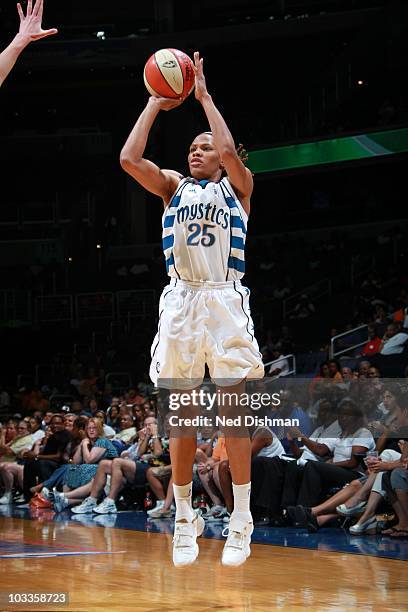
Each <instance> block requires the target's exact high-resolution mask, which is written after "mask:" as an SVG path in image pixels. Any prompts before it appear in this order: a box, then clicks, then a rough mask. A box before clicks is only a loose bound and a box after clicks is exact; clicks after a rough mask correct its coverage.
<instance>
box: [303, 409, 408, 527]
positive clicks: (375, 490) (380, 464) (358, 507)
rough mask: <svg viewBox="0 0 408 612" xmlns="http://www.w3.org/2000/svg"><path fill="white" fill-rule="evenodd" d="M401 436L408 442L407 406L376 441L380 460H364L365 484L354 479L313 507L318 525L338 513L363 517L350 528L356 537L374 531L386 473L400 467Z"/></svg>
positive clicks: (368, 458)
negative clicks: (391, 426) (376, 512)
mask: <svg viewBox="0 0 408 612" xmlns="http://www.w3.org/2000/svg"><path fill="white" fill-rule="evenodd" d="M400 437H402V438H403V439H405V440H408V408H407V407H406V406H404V408H403V409H401V410H400V413H399V417H398V420H396V421H395V422H394V425H393V428H392V429H389V430H388V431H387V432H386V433H384V434H383V435H382V436H381V437H380V439H379V440H377V444H376V450H377V453H380V455H379V459H377V458H376V457H375V456H368V457H367V458H366V459H365V460H364V462H365V463H366V465H367V468H368V472H367V475H366V480H365V482H364V479H363V478H359V479H358V480H354V481H352V482H351V483H350V485H347V486H346V487H344V488H343V489H341V490H340V491H339V492H338V493H336V494H335V495H333V496H332V497H331V498H329V499H328V500H327V501H325V502H323V503H322V504H319V505H318V506H315V507H313V508H311V512H312V514H313V515H314V516H315V517H316V520H317V523H318V525H319V526H321V525H323V524H325V523H326V522H327V521H328V520H331V519H332V518H335V517H336V513H339V514H341V515H344V516H353V515H355V514H360V515H361V516H360V518H359V520H358V521H357V523H356V524H355V525H353V526H352V527H351V528H350V532H351V533H352V534H356V535H361V534H362V533H370V532H375V528H376V520H375V510H376V508H377V506H378V504H379V503H380V501H381V500H382V499H383V498H384V497H385V496H386V490H385V487H384V486H383V474H384V472H390V471H392V470H393V469H394V468H395V467H399V466H400V464H401V449H400V444H401V440H400V441H399V440H398V439H399V438H400ZM367 500H368V501H367Z"/></svg>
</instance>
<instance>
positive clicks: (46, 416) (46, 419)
mask: <svg viewBox="0 0 408 612" xmlns="http://www.w3.org/2000/svg"><path fill="white" fill-rule="evenodd" d="M43 414H44V417H43V421H42V424H41V427H42V428H43V430H44V431H45V430H46V429H47V427H48V426H49V425H50V424H51V419H52V417H53V416H54V413H53V411H52V410H47V411H46V412H44V413H43Z"/></svg>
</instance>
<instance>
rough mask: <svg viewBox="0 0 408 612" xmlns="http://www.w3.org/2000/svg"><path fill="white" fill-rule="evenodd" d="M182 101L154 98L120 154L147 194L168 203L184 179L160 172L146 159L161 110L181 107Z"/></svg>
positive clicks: (124, 164)
mask: <svg viewBox="0 0 408 612" xmlns="http://www.w3.org/2000/svg"><path fill="white" fill-rule="evenodd" d="M182 102H183V100H173V99H170V98H158V97H154V96H151V97H150V98H149V100H148V102H147V104H146V106H145V108H144V110H143V111H142V113H141V114H140V116H139V118H138V120H137V121H136V124H135V126H134V128H133V130H132V131H131V132H130V134H129V137H128V139H127V141H126V143H125V145H124V147H123V149H122V151H121V153H120V165H121V166H122V168H123V169H124V170H125V172H127V173H128V174H130V176H132V177H133V178H134V179H135V180H136V181H137V182H138V183H140V184H141V185H142V186H143V187H144V188H145V189H147V191H150V192H151V193H154V194H155V195H158V196H160V197H161V198H163V200H164V202H165V203H167V202H168V201H169V199H170V198H171V196H172V195H173V192H174V191H175V189H176V187H177V185H178V183H179V181H180V178H181V175H179V174H178V173H177V172H174V171H169V170H161V169H160V168H159V167H158V166H157V165H156V164H154V163H153V162H151V161H149V160H148V159H145V158H144V157H143V154H144V151H145V148H146V144H147V139H148V137H149V133H150V130H151V128H152V125H153V123H154V120H155V119H156V117H157V115H158V114H159V112H160V111H161V110H171V109H172V108H175V107H176V106H180V104H182Z"/></svg>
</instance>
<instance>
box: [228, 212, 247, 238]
mask: <svg viewBox="0 0 408 612" xmlns="http://www.w3.org/2000/svg"><path fill="white" fill-rule="evenodd" d="M231 227H238V228H239V229H241V230H242V231H243V232H244V234H246V233H247V231H246V227H245V224H244V222H243V221H242V219H241V217H235V216H231Z"/></svg>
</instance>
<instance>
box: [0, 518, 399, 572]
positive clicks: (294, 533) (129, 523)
mask: <svg viewBox="0 0 408 612" xmlns="http://www.w3.org/2000/svg"><path fill="white" fill-rule="evenodd" d="M1 516H2V513H0V517H1ZM3 516H5V515H4V514H3ZM6 516H9V517H17V518H22V519H31V520H33V519H32V517H31V516H30V512H29V509H28V508H19V507H18V506H12V507H9V508H8V512H7V514H6ZM34 520H35V519H34ZM51 521H52V522H61V523H77V524H78V523H79V524H82V525H85V526H89V527H101V526H102V527H105V528H112V529H115V528H118V529H127V530H130V531H141V532H145V533H162V534H168V535H172V534H173V522H172V520H168V519H167V520H166V519H161V520H151V519H148V518H147V517H146V514H145V513H144V512H135V511H124V512H118V513H117V514H106V515H100V516H97V517H95V516H94V515H92V514H83V515H81V514H71V512H70V511H68V510H66V511H64V512H62V513H59V514H56V515H55V516H54V518H53V519H51ZM225 526H226V525H223V524H220V523H218V524H213V523H212V524H208V523H207V525H206V528H205V531H204V534H203V536H204V537H205V538H215V539H219V540H225V538H223V536H222V530H223V528H224V527H225ZM252 542H253V543H254V544H263V545H269V546H281V547H285V548H302V549H309V550H321V551H322V552H337V553H348V554H359V555H366V556H372V557H380V558H388V559H395V560H400V561H407V560H408V540H395V539H393V538H389V537H388V538H387V537H381V535H377V536H352V535H350V534H349V533H348V531H346V530H344V529H339V528H336V529H330V528H322V529H319V531H318V532H317V533H313V534H311V533H308V532H307V530H305V529H299V528H295V527H258V528H255V530H254V533H253V535H252ZM21 546H23V542H22V543H21ZM0 552H1V548H0ZM68 554H69V553H68ZM78 554H80V553H78ZM0 558H1V555H0Z"/></svg>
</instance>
